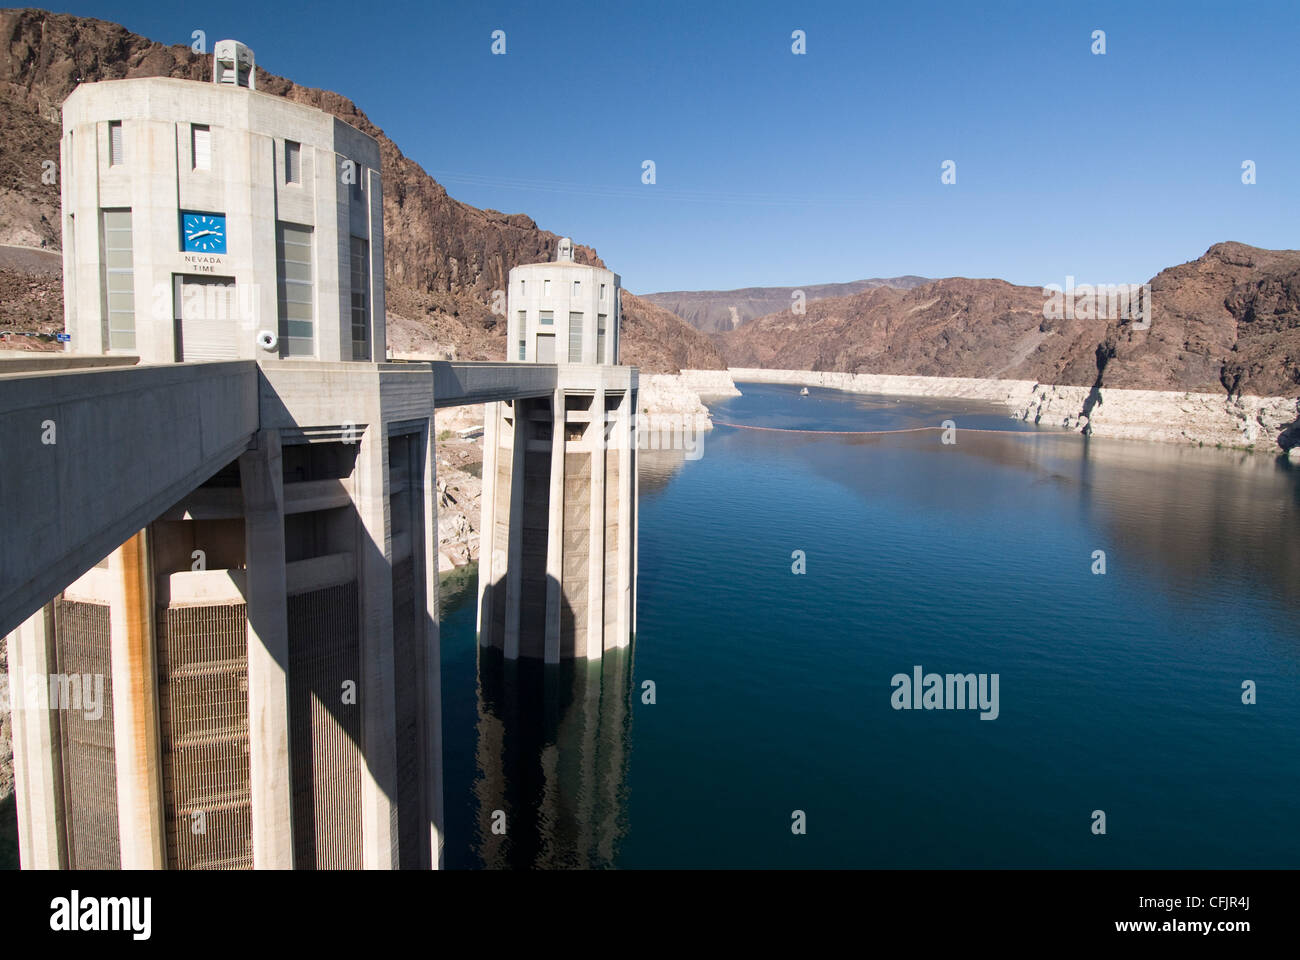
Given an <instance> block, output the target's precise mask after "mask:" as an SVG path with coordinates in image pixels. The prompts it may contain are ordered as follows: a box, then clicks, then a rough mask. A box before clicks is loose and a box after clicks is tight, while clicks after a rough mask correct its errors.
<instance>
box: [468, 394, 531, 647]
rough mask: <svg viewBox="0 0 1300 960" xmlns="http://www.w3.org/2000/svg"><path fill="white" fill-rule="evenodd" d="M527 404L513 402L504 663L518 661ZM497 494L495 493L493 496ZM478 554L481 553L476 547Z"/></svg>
mask: <svg viewBox="0 0 1300 960" xmlns="http://www.w3.org/2000/svg"><path fill="white" fill-rule="evenodd" d="M528 407H529V402H528V401H527V400H516V401H515V402H514V420H515V424H514V435H513V438H512V442H511V447H510V519H509V521H508V527H509V531H510V536H509V540H508V543H509V547H508V550H509V553H508V558H507V560H506V570H505V573H506V631H505V637H504V651H505V655H506V659H508V660H517V659H519V616H520V613H521V612H522V610H523V567H524V460H525V459H526V454H527V451H528ZM500 495H501V491H499V490H498V491H497V496H500ZM479 552H480V553H481V552H482V549H481V547H480V551H479Z"/></svg>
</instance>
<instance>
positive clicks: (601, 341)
mask: <svg viewBox="0 0 1300 960" xmlns="http://www.w3.org/2000/svg"><path fill="white" fill-rule="evenodd" d="M606 319H607V318H606V316H605V314H603V313H600V314H597V315H596V362H597V363H608V362H609V360H608V359H606V357H605V320H606Z"/></svg>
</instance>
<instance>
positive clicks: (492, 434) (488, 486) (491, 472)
mask: <svg viewBox="0 0 1300 960" xmlns="http://www.w3.org/2000/svg"><path fill="white" fill-rule="evenodd" d="M500 438H501V404H500V403H485V404H484V405H483V477H482V479H483V492H482V495H481V496H480V498H479V525H478V530H479V544H478V614H477V617H478V643H479V646H480V647H490V646H492V642H493V637H492V616H491V610H490V609H489V610H485V609H484V605H485V604H490V603H491V591H492V589H493V588H492V584H493V578H494V577H495V576H496V575H497V572H498V570H499V563H501V564H503V563H504V562H505V560H504V558H501V559H500V561H498V558H497V556H496V542H497V537H496V493H497V460H498V459H499V457H500V456H501V439H500Z"/></svg>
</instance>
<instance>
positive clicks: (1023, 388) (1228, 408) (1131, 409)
mask: <svg viewBox="0 0 1300 960" xmlns="http://www.w3.org/2000/svg"><path fill="white" fill-rule="evenodd" d="M728 372H729V373H730V374H731V376H732V378H733V379H734V380H738V381H741V382H745V381H749V382H751V383H784V384H801V385H805V386H816V387H826V388H829V389H832V390H844V391H847V392H850V393H871V394H884V395H888V396H901V397H952V398H954V399H962V400H985V401H989V402H994V403H1001V404H1004V405H1005V406H1006V407H1007V409H1008V411H1009V413H1010V416H1012V417H1013V418H1015V419H1017V420H1025V421H1028V422H1030V423H1036V424H1042V425H1044V426H1054V427H1059V428H1061V429H1063V430H1070V431H1074V432H1081V433H1087V434H1089V435H1091V436H1096V437H1115V438H1120V439H1127V440H1147V441H1154V442H1158V443H1184V444H1199V445H1206V444H1209V445H1212V446H1222V447H1231V448H1234V449H1243V450H1253V451H1256V452H1263V453H1273V454H1289V456H1290V458H1291V459H1292V460H1293V461H1300V399H1298V398H1296V397H1255V396H1240V397H1238V396H1233V397H1230V396H1228V395H1227V394H1213V393H1184V392H1177V391H1165V390H1126V389H1119V388H1110V387H1097V388H1094V387H1071V386H1054V385H1052V384H1043V383H1036V382H1034V381H1032V380H992V379H978V378H972V377H912V376H900V375H892V374H866V373H829V372H819V371H811V370H771V369H766V368H763V369H759V368H752V367H751V368H740V367H732V368H731V369H730V370H729V371H728Z"/></svg>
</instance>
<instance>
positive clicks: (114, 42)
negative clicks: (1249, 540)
mask: <svg viewBox="0 0 1300 960" xmlns="http://www.w3.org/2000/svg"><path fill="white" fill-rule="evenodd" d="M211 70H212V59H211V57H210V56H209V55H200V54H196V53H194V52H193V51H192V50H191V49H190V48H189V47H187V46H164V45H163V44H160V43H157V42H155V41H152V40H148V39H146V38H144V37H141V36H138V35H136V34H134V33H131V32H130V31H128V30H126V29H125V28H124V27H121V26H119V25H117V24H114V23H107V22H105V21H102V20H93V19H87V18H83V17H74V16H70V15H67V14H56V13H49V12H47V11H44V10H35V9H24V10H4V11H0V118H3V125H4V131H5V136H4V137H3V138H0V243H4V244H21V245H24V246H36V247H39V246H40V242H41V241H42V240H44V241H45V242H46V243H47V244H48V245H49V247H50V248H51V249H59V248H60V243H61V237H60V217H59V191H58V186H57V184H55V183H47V182H45V181H46V180H49V179H51V178H49V177H44V178H43V177H42V173H43V172H44V167H43V166H42V164H43V163H44V161H46V160H54V161H55V162H56V163H57V161H58V157H59V138H60V132H61V127H60V120H59V109H60V106H61V105H62V103H63V100H64V98H66V97H67V95H68V94H69V93H70V92H71V91H72V90H73V89H74V88H75V87H76V85H77V84H78V83H81V82H91V81H96V80H111V79H119V78H125V77H152V76H163V77H178V78H183V79H190V80H204V81H206V80H208V79H209V78H210V77H211ZM257 88H258V90H259V91H262V92H265V93H271V94H274V95H276V96H281V97H284V98H286V99H288V100H292V101H294V102H297V103H306V104H310V105H312V106H315V107H318V108H320V109H322V110H325V111H328V112H329V113H332V114H334V115H335V116H337V117H339V118H341V119H343V120H345V121H346V122H348V123H350V124H352V125H353V126H355V127H357V128H358V129H360V130H363V131H364V132H366V133H368V134H370V135H371V136H373V137H374V138H375V139H376V140H377V141H378V142H379V148H380V154H381V157H382V160H381V163H382V171H381V172H382V174H383V178H384V260H385V265H384V266H385V281H386V290H387V303H388V310H389V323H390V329H391V330H392V332H393V342H394V349H404V350H412V349H420V350H436V351H439V352H442V353H445V354H448V355H451V356H455V357H456V358H458V359H464V360H488V359H497V360H499V359H502V358H503V357H504V356H505V326H506V325H505V322H504V318H499V317H497V316H495V315H494V314H493V313H492V312H491V310H490V309H489V307H488V304H489V303H490V302H491V295H492V291H493V290H500V289H504V288H505V284H506V279H507V277H508V275H509V272H510V268H511V267H513V266H515V265H516V264H521V263H536V262H538V261H542V260H550V259H552V257H553V256H554V252H555V244H556V241H557V240H558V239H559V238H558V236H557V235H556V234H554V233H551V232H550V231H548V230H542V229H540V228H539V227H538V226H537V224H536V223H534V222H533V220H532V219H530V218H529V217H527V216H525V215H524V214H520V213H516V214H505V213H499V212H497V211H495V210H480V209H478V208H477V207H472V206H470V205H469V204H466V203H461V202H460V201H458V200H455V199H453V198H452V197H450V196H448V194H447V191H446V190H445V189H443V187H442V186H441V185H440V184H439V183H437V181H435V180H434V179H433V178H432V177H430V176H429V175H428V174H427V173H425V172H424V170H423V169H422V168H421V167H420V165H419V164H417V163H416V162H415V161H414V160H411V159H410V158H409V157H407V156H405V155H404V154H403V153H402V152H401V150H399V149H398V147H397V145H396V144H395V143H393V141H392V140H390V139H389V138H388V137H387V136H385V135H384V132H383V131H382V130H381V129H380V128H379V127H377V126H376V125H375V124H374V123H372V122H371V121H370V119H369V118H368V117H367V116H366V115H365V114H364V113H363V112H362V111H361V110H360V109H359V108H358V107H357V106H356V104H354V103H353V102H352V101H351V100H348V99H347V98H346V97H343V96H340V95H339V94H337V93H332V92H330V91H328V90H318V89H315V88H311V87H303V86H299V85H298V84H296V83H294V82H293V81H292V80H288V79H286V78H284V77H278V76H275V75H273V74H269V73H266V72H265V71H263V70H261V69H260V68H259V70H258V76H257ZM574 257H575V259H576V260H577V261H579V262H581V263H591V264H597V265H601V266H603V265H604V264H603V263H602V262H601V260H600V258H599V257H598V256H597V255H596V251H595V250H593V249H592V248H591V247H588V246H582V245H580V244H575V245H574ZM24 282H25V275H24V274H23V272H22V270H21V268H18V267H15V265H13V264H12V263H0V289H3V290H4V291H6V292H7V291H8V290H9V288H10V287H14V288H18V287H21V286H22V284H23V283H24ZM60 296H61V294H60ZM8 309H9V301H8V298H6V300H5V310H6V311H7V310H8ZM61 313H62V305H61V304H59V305H58V310H57V311H56V312H55V314H54V315H55V316H60V315H61ZM16 319H19V320H21V319H22V318H16ZM665 323H669V324H671V321H669V320H668V319H667V318H663V317H660V318H659V324H658V326H656V325H654V324H651V325H648V326H646V325H643V328H644V329H647V331H650V330H652V329H653V330H654V331H655V336H660V339H659V340H658V341H656V342H660V343H668V342H672V341H674V340H675V339H677V337H674V336H661V334H663V333H664V331H663V330H660V329H659V327H662V326H663V324H665ZM677 325H678V327H680V328H681V330H680V331H678V334H677V336H679V337H685V338H688V339H689V336H690V333H691V331H689V330H688V329H686V328H685V325H684V324H681V323H680V322H678V324H677ZM624 347H625V350H631V351H633V352H634V353H637V354H638V355H639V356H640V357H641V358H642V360H643V361H644V362H645V364H646V365H647V369H652V370H653V371H654V372H660V371H671V370H673V369H674V367H673V365H672V363H671V361H670V360H669V359H668V358H667V356H666V355H661V354H660V353H659V352H657V351H656V349H655V348H654V347H653V346H651V345H650V344H639V343H638V342H637V334H636V333H633V332H627V331H625V333H624ZM711 349H712V348H707V347H705V346H703V345H700V346H698V347H697V348H696V351H695V354H694V355H695V356H697V357H698V358H699V359H701V361H710V362H711V363H712V365H714V366H719V365H720V359H719V358H718V356H717V354H716V352H713V353H709V352H708V351H711ZM688 353H689V351H688Z"/></svg>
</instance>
